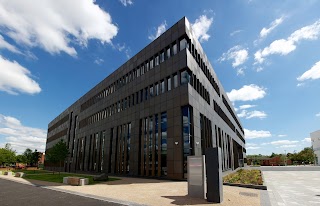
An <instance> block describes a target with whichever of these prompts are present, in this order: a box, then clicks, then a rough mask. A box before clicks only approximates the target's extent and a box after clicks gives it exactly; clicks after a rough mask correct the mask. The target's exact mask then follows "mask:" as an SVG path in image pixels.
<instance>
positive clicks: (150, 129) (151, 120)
mask: <svg viewBox="0 0 320 206" xmlns="http://www.w3.org/2000/svg"><path fill="white" fill-rule="evenodd" d="M152 133H153V118H152V116H151V117H150V121H149V154H148V155H149V175H151V174H152V139H153V138H152V137H153V135H152Z"/></svg>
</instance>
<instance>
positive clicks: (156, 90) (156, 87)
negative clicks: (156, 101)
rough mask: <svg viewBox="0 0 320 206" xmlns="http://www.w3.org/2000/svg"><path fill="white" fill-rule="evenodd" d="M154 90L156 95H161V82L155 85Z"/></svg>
mask: <svg viewBox="0 0 320 206" xmlns="http://www.w3.org/2000/svg"><path fill="white" fill-rule="evenodd" d="M154 90H155V91H154V92H155V95H156V96H158V95H159V84H158V83H156V84H155V85H154Z"/></svg>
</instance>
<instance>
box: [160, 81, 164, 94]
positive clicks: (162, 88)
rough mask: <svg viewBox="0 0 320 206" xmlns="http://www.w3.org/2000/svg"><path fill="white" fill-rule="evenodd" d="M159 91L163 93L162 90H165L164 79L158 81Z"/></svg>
mask: <svg viewBox="0 0 320 206" xmlns="http://www.w3.org/2000/svg"><path fill="white" fill-rule="evenodd" d="M160 92H161V93H164V92H165V87H164V80H162V81H161V82H160Z"/></svg>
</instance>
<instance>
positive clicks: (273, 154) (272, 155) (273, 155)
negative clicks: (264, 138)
mask: <svg viewBox="0 0 320 206" xmlns="http://www.w3.org/2000/svg"><path fill="white" fill-rule="evenodd" d="M276 156H278V154H276V153H274V152H272V154H271V155H270V158H272V157H276Z"/></svg>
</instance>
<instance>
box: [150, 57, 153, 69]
mask: <svg viewBox="0 0 320 206" xmlns="http://www.w3.org/2000/svg"><path fill="white" fill-rule="evenodd" d="M152 68H153V59H151V60H150V69H152Z"/></svg>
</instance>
